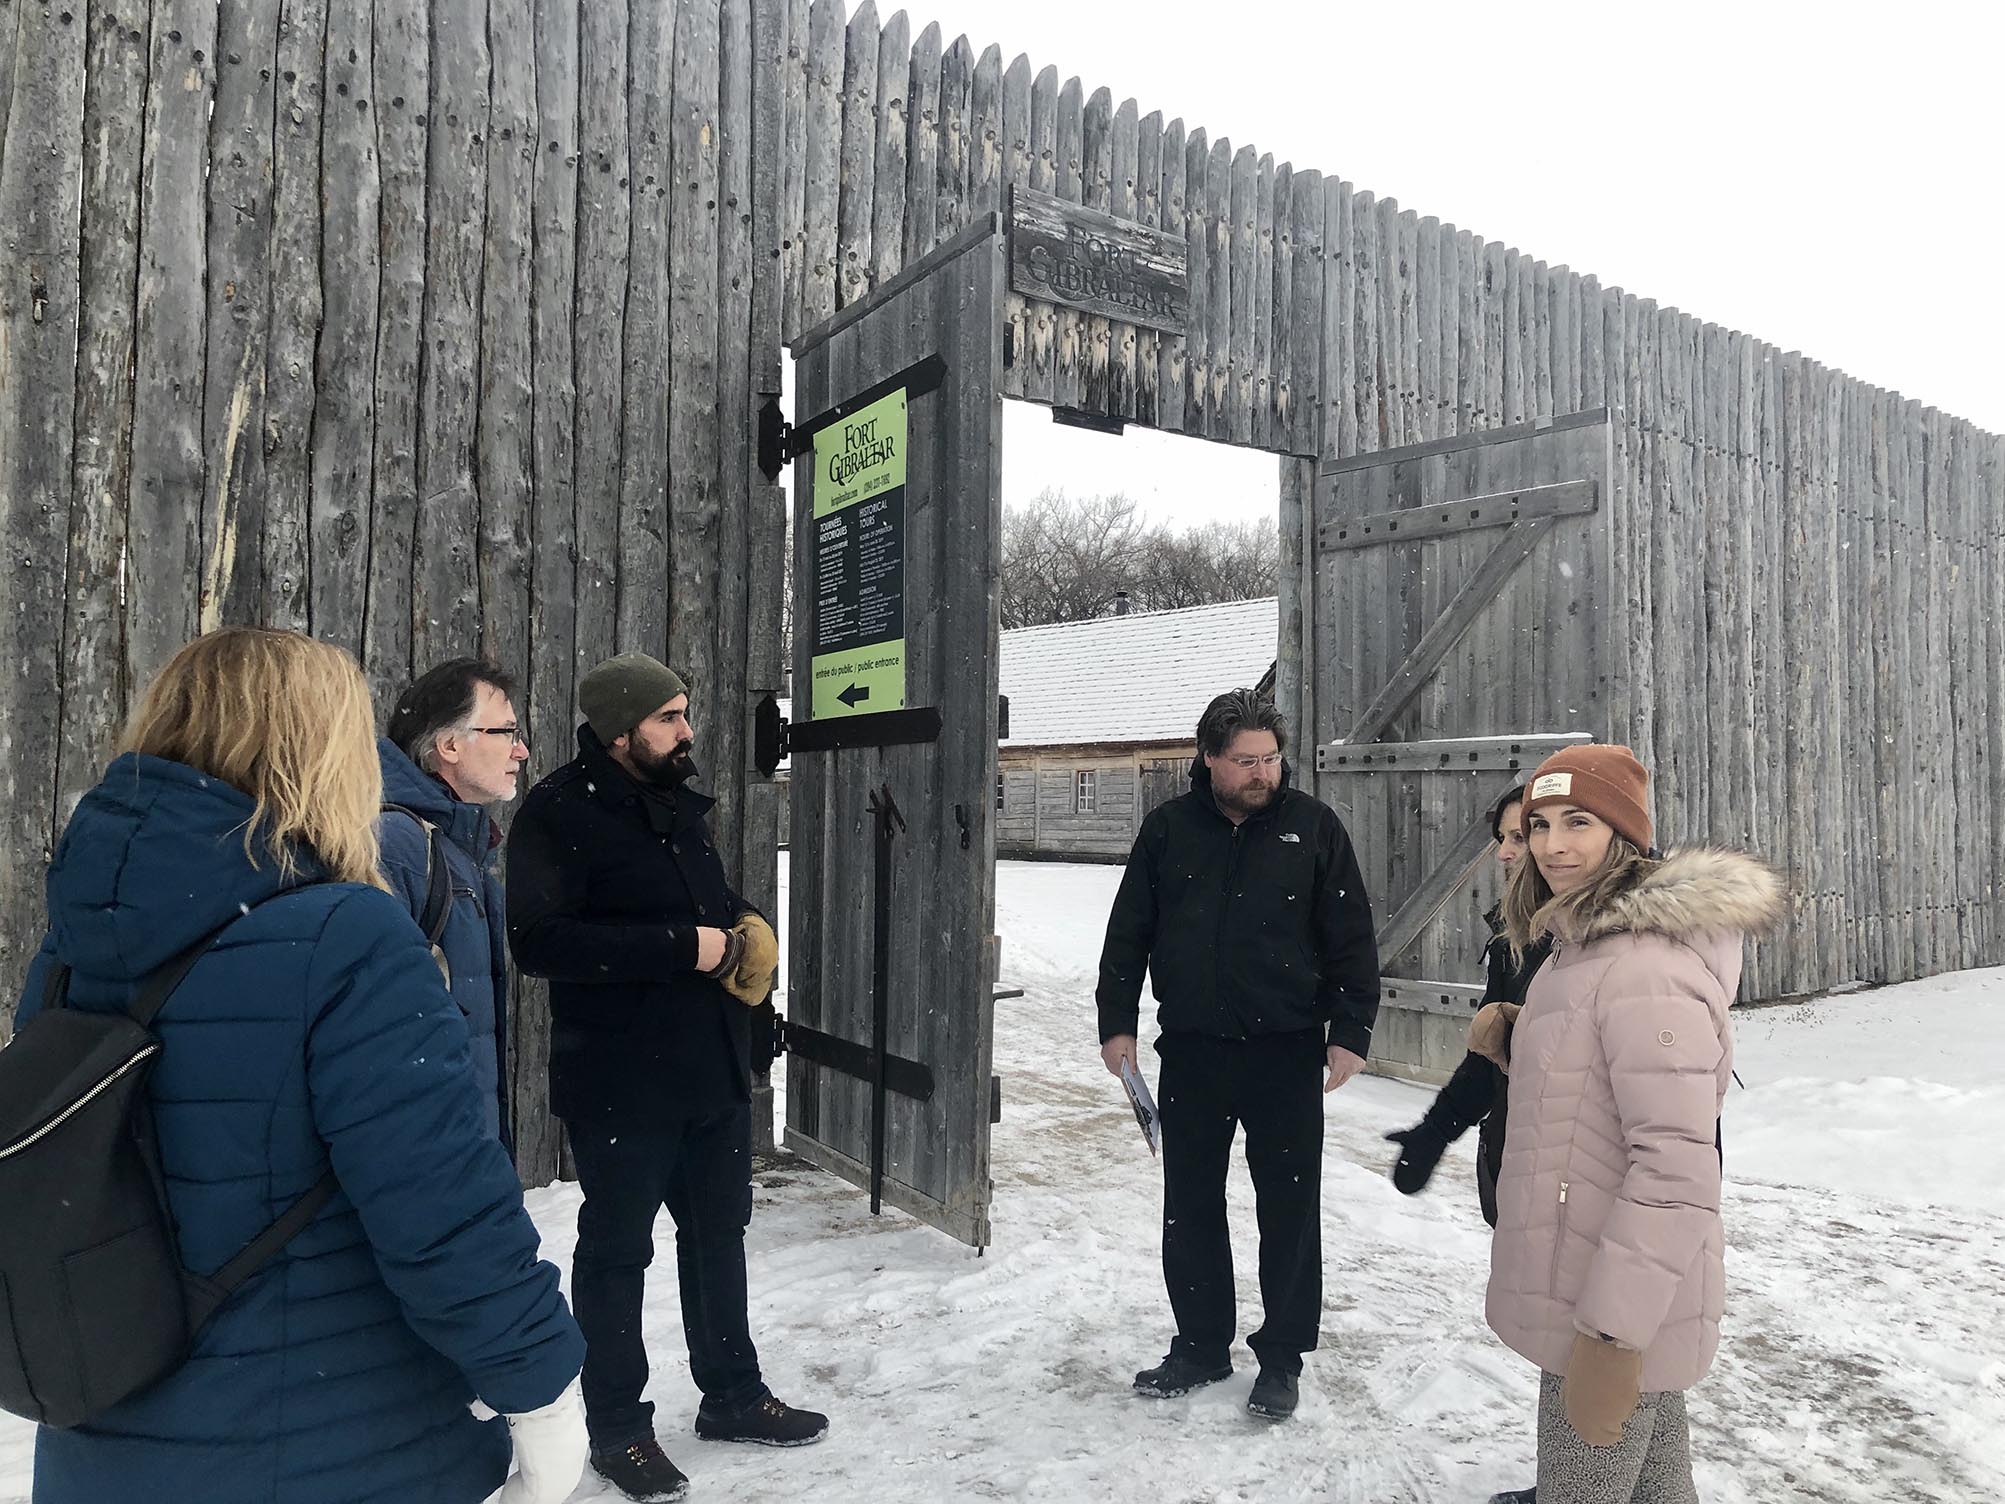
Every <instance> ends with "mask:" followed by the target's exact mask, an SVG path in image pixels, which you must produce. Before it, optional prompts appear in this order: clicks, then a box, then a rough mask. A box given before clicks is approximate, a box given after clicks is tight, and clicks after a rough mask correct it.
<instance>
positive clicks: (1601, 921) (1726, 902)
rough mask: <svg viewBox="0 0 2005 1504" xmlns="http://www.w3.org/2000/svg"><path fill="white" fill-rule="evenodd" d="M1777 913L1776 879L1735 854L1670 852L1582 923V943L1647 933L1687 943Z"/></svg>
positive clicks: (1757, 925)
mask: <svg viewBox="0 0 2005 1504" xmlns="http://www.w3.org/2000/svg"><path fill="white" fill-rule="evenodd" d="M1781 912H1782V879H1781V878H1780V877H1778V876H1776V874H1775V872H1774V871H1773V869H1771V868H1770V867H1768V866H1767V865H1766V864H1765V863H1762V862H1759V861H1757V860H1755V858H1753V857H1751V856H1748V855H1746V854H1745V853H1743V852H1739V851H1722V850H1718V849H1716V848H1711V847H1703V846H1701V847H1694V848H1692V849H1691V850H1688V851H1674V852H1672V853H1671V854H1670V855H1669V856H1667V857H1665V858H1664V860H1663V861H1662V862H1661V863H1659V864H1658V866H1657V868H1656V870H1655V871H1653V872H1651V873H1650V874H1649V875H1648V876H1647V877H1645V878H1644V879H1643V880H1642V881H1641V882H1639V883H1638V884H1636V886H1635V887H1633V888H1631V889H1630V890H1629V891H1628V892H1626V893H1624V894H1622V895H1621V896H1620V897H1618V898H1616V899H1615V900H1614V901H1613V902H1612V903H1610V904H1609V905H1608V907H1607V908H1605V909H1602V910H1601V911H1600V912H1599V913H1597V914H1595V915H1594V916H1593V917H1592V918H1591V919H1590V920H1588V922H1587V928H1586V933H1585V934H1583V935H1582V936H1581V939H1582V940H1583V941H1587V940H1595V939H1599V938H1600V937H1601V936H1603V935H1613V934H1622V933H1636V932H1648V933H1650V934H1657V935H1665V936H1668V937H1669V938H1671V939H1673V940H1678V941H1682V942H1685V943H1687V944H1689V943H1691V942H1693V941H1696V940H1700V939H1702V938H1704V937H1708V936H1731V937H1732V938H1733V942H1734V948H1735V950H1736V952H1738V949H1739V941H1740V937H1741V936H1742V935H1744V934H1747V933H1749V932H1755V931H1760V930H1764V929H1766V928H1767V927H1768V926H1769V925H1770V924H1771V923H1773V922H1774V920H1775V918H1776V916H1777V915H1779V914H1780V913H1781Z"/></svg>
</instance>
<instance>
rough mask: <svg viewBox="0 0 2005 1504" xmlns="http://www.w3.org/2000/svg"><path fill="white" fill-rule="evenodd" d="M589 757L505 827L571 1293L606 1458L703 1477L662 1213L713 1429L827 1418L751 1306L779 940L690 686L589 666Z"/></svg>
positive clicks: (655, 1489)
mask: <svg viewBox="0 0 2005 1504" xmlns="http://www.w3.org/2000/svg"><path fill="white" fill-rule="evenodd" d="M578 708H579V710H580V712H581V713H582V714H583V716H584V720H585V724H584V725H583V726H581V727H579V728H578V755H577V756H576V757H575V758H573V759H572V760H571V761H570V762H568V763H566V764H565V765H564V766H563V767H561V768H559V769H558V770H557V771H556V772H554V773H552V774H551V775H550V776H549V777H547V778H545V779H544V780H543V781H542V782H541V783H539V784H537V785H536V787H535V788H533V789H531V790H530V791H529V795H528V797H527V798H526V799H524V800H523V803H522V809H521V811H520V813H519V814H517V816H516V818H515V822H514V826H513V828H512V829H511V830H510V831H509V836H508V939H509V946H510V948H511V949H512V950H513V952H514V955H515V964H516V965H517V966H518V967H520V968H521V969H522V970H523V971H525V972H527V973H528V974H529V975H531V976H539V977H547V978H549V981H550V1014H551V1031H550V1105H551V1109H552V1111H554V1112H555V1113H556V1114H557V1116H559V1117H560V1118H562V1119H563V1120H564V1125H565V1127H566V1129H567V1130H568V1131H569V1133H570V1139H571V1151H572V1155H573V1158H574V1159H575V1160H576V1162H577V1166H578V1179H579V1182H580V1184H581V1186H582V1188H583V1190H584V1203H583V1204H582V1205H581V1206H580V1207H579V1209H578V1245H577V1251H576V1254H575V1255H574V1257H573V1262H572V1270H571V1304H572V1309H573V1310H574V1311H575V1312H576V1314H577V1318H578V1324H579V1326H580V1327H581V1328H583V1330H584V1333H585V1342H586V1354H585V1373H584V1392H585V1419H586V1424H587V1426H588V1427H589V1429H590V1431H591V1436H592V1466H593V1467H594V1468H595V1469H596V1470H597V1471H598V1472H599V1474H600V1475H601V1476H602V1477H604V1478H606V1479H607V1480H608V1481H610V1482H611V1483H613V1484H614V1485H615V1486H616V1487H618V1488H619V1489H620V1490H621V1491H622V1492H623V1493H624V1494H625V1495H626V1497H628V1498H629V1499H635V1500H645V1499H663V1498H675V1497H677V1496H678V1495H679V1493H680V1491H681V1490H682V1489H683V1488H684V1487H685V1486H686V1484H687V1480H686V1479H685V1478H684V1477H683V1475H682V1473H681V1471H680V1470H679V1469H677V1468H676V1466H675V1464H674V1463H673V1462H671V1461H670V1460H669V1459H668V1457H667V1456H666V1455H665V1454H664V1453H663V1452H662V1449H661V1446H660V1444H659V1443H658V1442H657V1441H656V1440H655V1436H654V1425H653V1414H654V1407H653V1406H652V1405H651V1404H649V1403H648V1402H647V1401H645V1400H643V1399H642V1398H641V1396H642V1393H643V1391H644V1390H645V1389H646V1387H647V1375H648V1363H647V1350H646V1347H645V1346H644V1344H643V1342H642V1338H641V1305H642V1297H643V1294H644V1290H645V1284H646V1275H647V1268H648V1264H649V1262H650V1261H651V1260H652V1258H653V1256H654V1219H655V1213H656V1212H657V1211H658V1210H659V1209H660V1208H661V1207H662V1206H664V1205H666V1206H667V1208H668V1210H669V1214H670V1215H671V1216H672V1217H673V1218H674V1219H675V1247H676V1269H677V1273H678V1275H679V1277H680V1280H681V1286H682V1321H683V1330H684V1333H685V1335H686V1336H687V1338H688V1343H689V1366H690V1373H691V1375H692V1376H693V1377H694V1378H695V1380H696V1387H697V1388H698V1389H699V1390H701V1391H702V1394H703V1402H702V1405H701V1406H700V1408H699V1409H698V1411H697V1414H696V1432H697V1435H699V1436H702V1437H705V1438H708V1439H712V1440H720V1441H756V1442H763V1443H765V1444H767V1445H773V1446H799V1445H802V1444H804V1443H806V1442H812V1441H818V1440H820V1439H821V1437H822V1435H823V1434H824V1433H825V1432H826V1431H827V1428H828V1421H827V1418H826V1417H824V1416H820V1415H816V1414H814V1413H813V1412H812V1411H806V1410H796V1409H794V1408H792V1407H791V1406H788V1405H785V1404H782V1403H781V1402H780V1401H779V1400H777V1399H775V1398H774V1397H773V1394H772V1391H770V1390H769V1389H767V1388H766V1385H765V1382H764V1380H763V1379H762V1378H761V1377H760V1370H759V1358H758V1354H757V1352H756V1351H755V1350H754V1348H753V1345H752V1336H751V1331H750V1326H749V1320H748V1317H747V1312H746V1304H747V1302H746V1289H745V1226H746V1223H747V1221H748V1220H749V1219H750V1216H751V1206H752V1193H751V1167H752V1112H751V1027H750V1025H751V1014H752V1010H753V1009H754V1008H756V1007H757V1006H758V1005H759V1004H761V1003H763V1002H764V1001H765V1000H766V998H767V996H768V994H769V993H770V992H771V991H772V986H773V979H774V973H775V970H776V968H777V965H778V961H779V945H778V942H777V941H776V940H775V939H774V936H773V931H772V929H771V927H770V926H769V925H768V924H767V922H766V920H765V919H764V918H763V917H762V916H761V915H759V914H758V913H757V912H756V911H755V910H754V909H753V908H752V906H751V905H750V904H748V903H746V902H745V900H744V899H742V898H740V897H739V896H738V895H737V894H736V893H735V892H733V891H732V889H731V887H730V884H729V883H728V882H727V881H726V879H725V875H724V866H723V863H722V861H721V860H720V859H719V857H718V855H717V849H716V847H715V846H714V845H713V844H712V843H711V839H710V833H709V830H708V829H707V827H706V824H705V821H706V818H707V816H708V815H709V813H710V810H711V808H712V807H713V805H714V803H715V801H713V800H712V799H711V798H710V797H709V796H707V795H705V794H702V793H699V792H698V791H697V790H696V789H694V788H692V787H691V786H690V785H691V781H692V780H693V779H694V778H695V777H696V765H695V763H694V761H693V760H692V757H691V750H692V748H693V747H694V745H695V736H696V734H695V731H694V729H693V728H692V727H691V725H690V719H689V687H688V685H687V684H686V683H684V681H683V680H682V679H681V677H680V676H678V675H677V674H676V673H675V672H674V671H673V670H672V669H670V668H668V667H667V666H666V665H665V664H662V663H660V662H658V661H656V660H655V659H653V658H650V657H649V656H647V655H646V654H644V653H626V654H622V655H621V656H620V657H617V658H612V659H609V660H607V661H606V662H604V663H601V664H600V665H599V666H598V667H597V668H594V669H593V670H592V671H591V672H590V673H588V674H586V675H585V677H584V678H583V679H582V680H580V681H579V684H578Z"/></svg>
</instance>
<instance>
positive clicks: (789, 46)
mask: <svg viewBox="0 0 2005 1504" xmlns="http://www.w3.org/2000/svg"><path fill="white" fill-rule="evenodd" d="M754 18H755V19H754V24H755V25H760V24H764V17H763V15H761V14H760V13H759V12H754ZM773 24H774V26H775V28H776V30H777V32H778V35H779V40H780V44H781V48H782V51H781V57H780V73H779V76H780V80H781V83H780V86H779V87H780V95H781V100H782V104H781V118H780V129H779V133H778V135H777V137H775V138H773V140H772V144H773V146H774V148H775V150H776V154H777V156H778V171H779V183H780V188H779V192H780V199H779V224H778V226H777V227H776V228H777V232H778V234H779V236H780V257H781V275H780V312H781V318H782V324H781V329H782V331H783V333H784V335H785V337H786V338H788V339H792V338H793V337H794V335H795V333H796V332H797V331H798V330H799V329H800V328H801V310H802V307H803V306H804V302H803V294H802V289H803V285H804V281H805V278H806V266H807V237H808V217H807V214H808V208H807V205H808V92H809V90H810V88H812V87H813V84H812V82H811V78H810V75H811V74H812V73H813V71H814V60H813V58H812V57H811V53H812V50H813V43H814V35H815V33H814V19H813V14H812V11H811V10H810V7H809V0H782V10H781V13H780V15H779V16H778V18H777V20H776V21H775V22H774V23H773ZM760 87H762V88H763V87H765V84H764V81H763V80H762V81H761V84H760ZM836 87H839V84H837V85H836ZM829 149H830V151H831V152H833V150H834V146H833V142H831V143H830V147H829ZM829 228H830V229H831V230H833V228H834V216H833V215H831V216H830V218H829Z"/></svg>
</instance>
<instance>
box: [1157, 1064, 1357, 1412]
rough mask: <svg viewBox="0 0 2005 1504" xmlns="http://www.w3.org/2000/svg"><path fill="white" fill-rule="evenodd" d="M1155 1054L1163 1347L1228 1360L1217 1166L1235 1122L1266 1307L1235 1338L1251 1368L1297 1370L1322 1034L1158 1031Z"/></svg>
mask: <svg viewBox="0 0 2005 1504" xmlns="http://www.w3.org/2000/svg"><path fill="white" fill-rule="evenodd" d="M1156 1049H1157V1052H1158V1053H1159V1054H1161V1056H1162V1059H1163V1071H1162V1081H1161V1090H1160V1092H1159V1093H1158V1095H1159V1097H1160V1098H1161V1100H1160V1102H1159V1104H1158V1105H1159V1106H1160V1108H1161V1110H1162V1125H1163V1279H1164V1281H1165V1282H1166V1283H1167V1284H1168V1286H1169V1292H1170V1309H1171V1310H1172V1311H1173V1312H1175V1314H1176V1320H1177V1335H1176V1339H1175V1341H1174V1342H1172V1343H1171V1351H1173V1352H1176V1353H1178V1354H1180V1355H1182V1356H1184V1357H1187V1358H1190V1359H1192V1360H1193V1361H1195V1362H1200V1363H1206V1364H1222V1363H1225V1362H1227V1361H1228V1352H1229V1350H1230V1349H1231V1346H1232V1337H1233V1330H1234V1325H1235V1322H1234V1316H1235V1303H1234V1301H1235V1298H1234V1293H1233V1284H1232V1238H1231V1234H1230V1230H1229V1229H1228V1228H1227V1226H1226V1220H1225V1172H1226V1166H1227V1164H1228V1163H1229V1162H1230V1160H1231V1158H1232V1139H1233V1134H1234V1132H1235V1131H1236V1129H1237V1128H1238V1126H1239V1125H1241V1124H1244V1125H1245V1127H1246V1167H1247V1168H1248V1169H1249V1170H1251V1171H1252V1172H1253V1195H1254V1205H1255V1208H1256V1213H1257V1216H1258V1218H1259V1223H1260V1301H1261V1305H1262V1306H1263V1307H1264V1309H1265V1320H1264V1321H1263V1322H1262V1323H1261V1326H1260V1330H1259V1331H1257V1332H1254V1333H1253V1334H1252V1335H1251V1336H1249V1337H1248V1338H1247V1339H1246V1345H1247V1346H1248V1347H1250V1348H1252V1349H1253V1353H1254V1356H1255V1357H1256V1358H1258V1359H1259V1360H1260V1363H1261V1366H1262V1367H1271V1368H1277V1369H1280V1370H1282V1371H1283V1372H1287V1373H1300V1372H1301V1371H1302V1354H1303V1353H1306V1352H1308V1351H1310V1350H1311V1349H1312V1348H1314V1347H1315V1345H1316V1332H1317V1327H1318V1324H1319V1320H1320V1318H1321V1315H1322V1309H1323V1243H1322V1222H1321V1205H1322V1194H1321V1193H1322V1183H1323V1071H1322V1067H1323V1061H1324V1050H1323V1041H1322V1037H1321V1035H1320V1034H1319V1033H1317V1032H1315V1031H1310V1032H1306V1033H1300V1034H1270V1035H1262V1036H1258V1037H1255V1038H1252V1039H1243V1040H1242V1039H1213V1038H1209V1037H1206V1036H1202V1035H1196V1034H1165V1035H1164V1036H1163V1037H1162V1038H1161V1039H1160V1040H1158V1041H1157V1042H1156Z"/></svg>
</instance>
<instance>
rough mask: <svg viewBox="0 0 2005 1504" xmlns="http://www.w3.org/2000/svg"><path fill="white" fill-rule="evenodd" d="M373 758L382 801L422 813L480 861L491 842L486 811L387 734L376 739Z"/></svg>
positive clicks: (489, 825)
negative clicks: (379, 770) (379, 766)
mask: <svg viewBox="0 0 2005 1504" xmlns="http://www.w3.org/2000/svg"><path fill="white" fill-rule="evenodd" d="M376 758H377V761H379V762H380V763H382V765H383V802H384V803H385V804H401V805H403V806H404V808H405V809H408V810H411V811H413V812H414V813H417V814H420V815H423V816H424V817H425V818H426V819H427V820H429V821H431V822H432V823H433V824H434V825H436V826H438V827H439V829H441V830H443V831H444V832H445V833H446V834H447V835H448V836H450V837H451V838H452V840H453V842H454V844H456V845H458V846H460V847H462V848H464V849H465V850H466V851H467V852H468V853H469V854H470V855H472V856H473V857H474V859H475V860H477V861H478V860H482V859H484V858H485V857H486V855H487V850H488V847H489V846H490V845H492V844H493V843H492V842H491V841H490V840H489V839H488V831H489V830H490V829H491V828H492V826H491V824H490V822H489V820H488V814H487V810H486V809H485V808H484V807H483V806H481V805H478V804H468V803H467V802H466V801H465V800H463V799H459V798H456V797H455V796H454V794H453V791H452V790H451V789H449V788H447V787H446V785H445V784H444V783H443V782H441V781H440V780H439V779H437V778H434V777H432V775H431V774H429V773H427V772H426V771H425V770H424V769H423V768H421V767H419V766H418V765H417V764H416V763H414V762H412V761H411V759H410V758H409V757H408V756H407V755H406V754H405V752H404V749H403V748H402V747H399V746H398V745H397V744H396V743H395V742H393V741H391V740H390V738H389V737H387V736H379V737H377V738H376Z"/></svg>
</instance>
